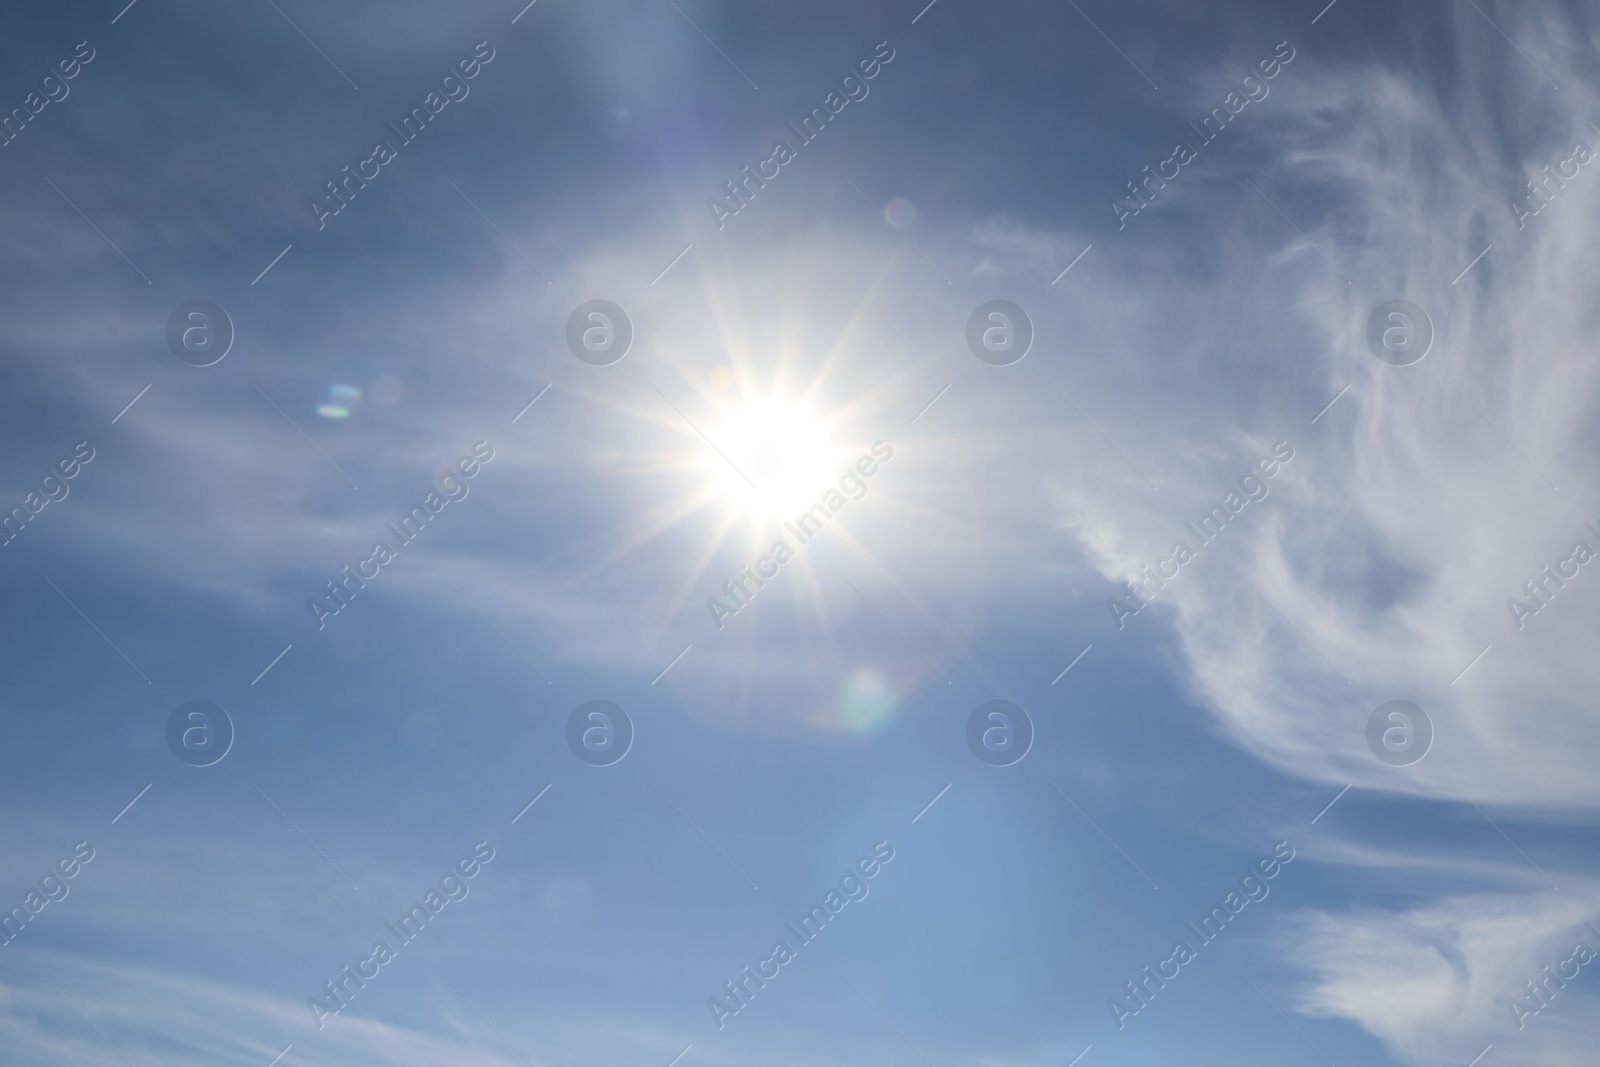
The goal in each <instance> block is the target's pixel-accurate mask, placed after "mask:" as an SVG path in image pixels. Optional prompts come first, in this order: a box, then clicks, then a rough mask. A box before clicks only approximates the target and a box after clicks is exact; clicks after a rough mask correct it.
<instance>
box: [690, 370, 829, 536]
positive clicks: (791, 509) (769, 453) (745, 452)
mask: <svg viewBox="0 0 1600 1067" xmlns="http://www.w3.org/2000/svg"><path fill="white" fill-rule="evenodd" d="M710 437H711V440H712V441H713V443H714V444H715V445H716V447H717V449H718V450H719V451H720V452H721V453H722V457H726V458H725V459H724V458H722V457H718V456H712V457H711V460H712V462H713V463H714V465H715V468H714V469H715V476H716V478H717V479H718V484H719V486H720V488H721V490H722V493H723V495H724V496H725V497H727V498H729V499H732V500H736V501H739V502H740V504H741V505H742V507H743V509H744V510H745V512H746V513H748V514H750V515H752V516H754V517H756V518H759V519H778V518H792V517H793V515H794V514H797V513H799V512H801V511H804V510H805V509H806V508H808V507H810V506H811V504H812V502H813V501H815V500H816V499H817V497H818V495H819V494H821V493H822V492H823V491H825V490H826V489H827V488H828V487H829V486H830V484H831V483H832V482H833V481H834V480H835V479H836V478H837V477H838V476H839V472H838V471H836V470H834V467H835V466H836V465H837V462H838V456H837V452H838V450H837V448H835V446H834V444H833V442H832V441H831V440H830V439H829V436H828V428H827V426H826V425H825V424H824V423H823V422H822V421H820V420H818V419H816V418H813V417H812V416H811V415H810V414H809V413H807V412H806V410H805V409H804V408H803V407H801V406H800V405H797V404H792V403H789V402H787V401H783V400H777V399H773V400H747V401H745V402H744V403H742V404H740V405H738V406H737V407H734V408H731V409H730V410H728V411H726V412H725V413H724V416H723V421H722V425H721V426H720V427H719V428H718V429H717V430H716V432H714V433H712V434H711V435H710ZM735 468H737V469H735ZM752 483H753V486H752Z"/></svg>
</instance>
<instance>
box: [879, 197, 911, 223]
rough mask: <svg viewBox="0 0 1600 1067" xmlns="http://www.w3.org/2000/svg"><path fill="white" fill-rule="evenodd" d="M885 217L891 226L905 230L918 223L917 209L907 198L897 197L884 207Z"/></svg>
mask: <svg viewBox="0 0 1600 1067" xmlns="http://www.w3.org/2000/svg"><path fill="white" fill-rule="evenodd" d="M883 217H884V218H886V219H888V220H889V223H890V225H892V226H897V227H900V228H901V229H904V228H905V227H907V226H909V225H911V224H912V223H913V222H915V221H917V209H916V208H915V207H913V206H912V204H911V201H909V200H907V199H906V198H905V197H903V196H897V197H895V198H894V199H893V200H890V201H889V202H888V203H887V204H885V205H883Z"/></svg>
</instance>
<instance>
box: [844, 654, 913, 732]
mask: <svg viewBox="0 0 1600 1067" xmlns="http://www.w3.org/2000/svg"><path fill="white" fill-rule="evenodd" d="M899 698H900V694H899V693H898V692H896V690H895V687H894V683H892V682H891V681H890V680H889V679H888V677H887V676H885V675H884V674H883V672H882V671H879V670H877V669H876V668H873V667H857V668H856V669H855V670H853V671H851V672H850V674H849V676H848V677H846V678H845V680H844V684H843V685H842V686H840V688H839V718H840V719H841V720H842V721H843V722H844V724H845V725H846V726H848V727H849V728H850V729H852V730H855V731H858V732H860V733H868V732H871V731H873V730H877V729H879V728H880V727H882V726H884V725H885V724H886V723H887V722H888V721H889V719H890V718H892V717H893V715H894V711H895V706H896V705H897V704H898V702H899Z"/></svg>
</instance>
